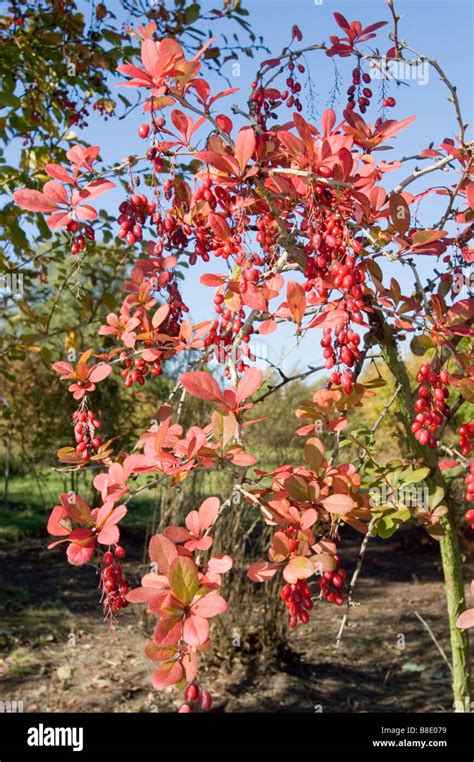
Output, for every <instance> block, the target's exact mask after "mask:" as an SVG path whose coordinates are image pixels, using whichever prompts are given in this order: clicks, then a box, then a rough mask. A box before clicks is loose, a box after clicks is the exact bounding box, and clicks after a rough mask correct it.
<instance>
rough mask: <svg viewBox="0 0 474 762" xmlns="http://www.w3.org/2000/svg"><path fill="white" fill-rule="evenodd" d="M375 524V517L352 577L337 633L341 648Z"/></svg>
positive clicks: (363, 542)
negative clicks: (353, 596)
mask: <svg viewBox="0 0 474 762" xmlns="http://www.w3.org/2000/svg"><path fill="white" fill-rule="evenodd" d="M374 523H375V517H373V518H372V520H371V522H370V524H369V526H368V528H367V534H366V535H365V537H364V539H363V540H362V543H361V546H360V550H359V555H358V556H357V565H356V568H355V569H354V574H353V575H352V578H351V581H350V584H349V592H348V594H347V603H346V611H345V613H344V616H343V617H342V621H341V626H340V627H339V632H338V633H337V638H336V647H339V646H340V644H341V640H342V636H343V633H344V629H345V627H346V626H347V627H350V625H349V623H348V622H349V613H350V608H351V606H355V605H356V604H355V603H353V602H352V595H353V593H354V588H355V586H356V583H357V579H358V577H359V574H360V571H361V569H362V564H363V563H364V556H365V553H366V550H367V545H368V544H369V538H370V534H371V532H372V528H373V526H374Z"/></svg>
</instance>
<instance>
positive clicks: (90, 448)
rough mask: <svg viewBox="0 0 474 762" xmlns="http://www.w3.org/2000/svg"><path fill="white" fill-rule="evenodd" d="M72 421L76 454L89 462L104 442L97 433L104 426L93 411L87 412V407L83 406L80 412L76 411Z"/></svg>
mask: <svg viewBox="0 0 474 762" xmlns="http://www.w3.org/2000/svg"><path fill="white" fill-rule="evenodd" d="M72 419H73V423H74V437H75V440H76V452H78V453H79V454H80V455H81V457H82V459H83V461H85V462H87V461H88V460H90V458H91V456H92V455H95V453H96V452H97V450H98V449H99V447H100V446H101V445H102V440H101V439H100V437H98V436H96V433H95V432H96V430H97V429H100V427H101V425H102V424H101V422H100V420H99V419H98V418H97V416H96V414H95V413H94V412H93V411H92V410H87V409H86V407H85V405H81V407H80V408H79V409H78V410H75V411H74V413H73V416H72Z"/></svg>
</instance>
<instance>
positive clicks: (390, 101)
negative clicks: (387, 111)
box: [383, 96, 396, 108]
mask: <svg viewBox="0 0 474 762" xmlns="http://www.w3.org/2000/svg"><path fill="white" fill-rule="evenodd" d="M383 105H384V106H385V107H386V108H393V107H394V106H395V105H396V100H395V98H392V96H390V97H389V98H384V100H383Z"/></svg>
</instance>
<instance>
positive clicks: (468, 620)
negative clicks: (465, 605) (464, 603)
mask: <svg viewBox="0 0 474 762" xmlns="http://www.w3.org/2000/svg"><path fill="white" fill-rule="evenodd" d="M456 626H457V627H459V629H460V630H467V629H468V628H469V627H474V609H467V611H463V613H462V614H461V615H460V616H458V618H457V621H456Z"/></svg>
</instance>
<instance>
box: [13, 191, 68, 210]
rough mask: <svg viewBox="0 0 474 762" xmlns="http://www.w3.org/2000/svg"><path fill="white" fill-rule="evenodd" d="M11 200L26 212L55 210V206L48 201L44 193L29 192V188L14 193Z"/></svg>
mask: <svg viewBox="0 0 474 762" xmlns="http://www.w3.org/2000/svg"><path fill="white" fill-rule="evenodd" d="M13 200H14V201H15V203H16V204H17V205H18V206H20V207H21V208H22V209H26V210H27V211H28V212H51V211H52V210H53V209H56V208H57V204H55V203H53V201H50V199H48V198H47V197H46V196H45V195H44V193H41V191H37V190H30V189H29V188H23V189H22V190H17V191H15V193H14V194H13Z"/></svg>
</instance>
